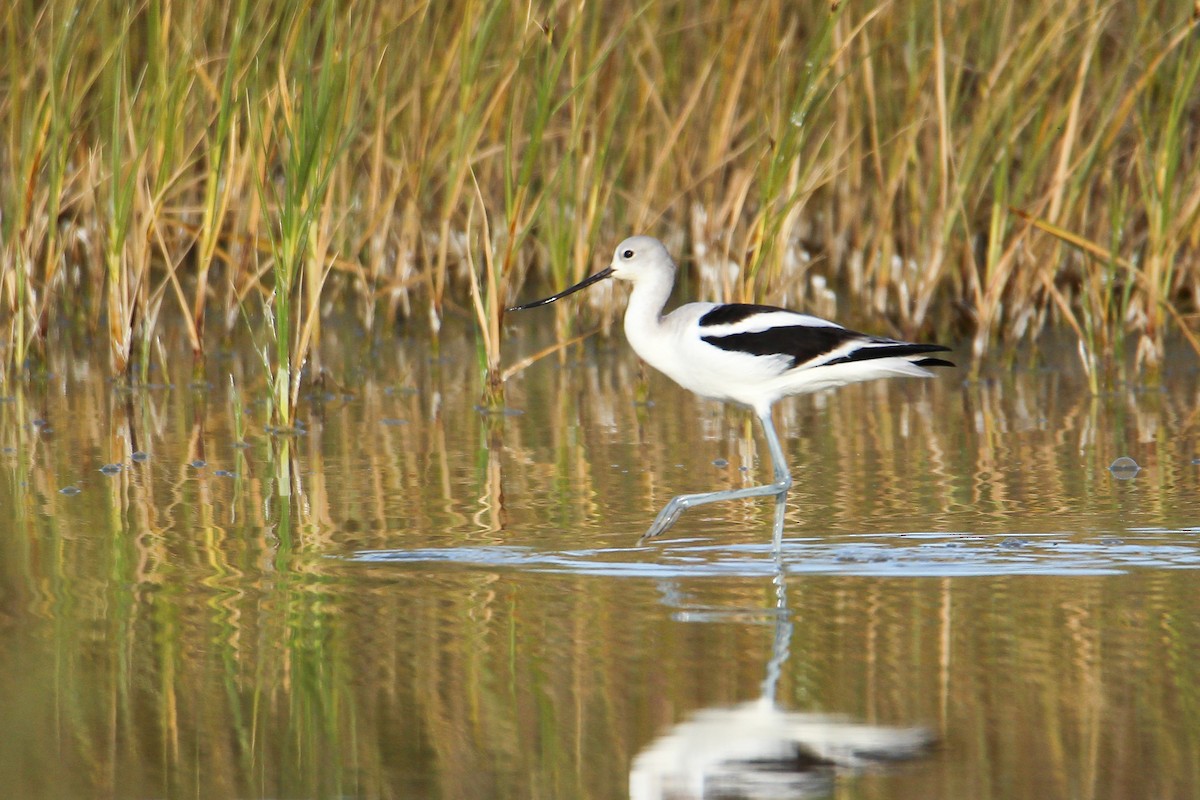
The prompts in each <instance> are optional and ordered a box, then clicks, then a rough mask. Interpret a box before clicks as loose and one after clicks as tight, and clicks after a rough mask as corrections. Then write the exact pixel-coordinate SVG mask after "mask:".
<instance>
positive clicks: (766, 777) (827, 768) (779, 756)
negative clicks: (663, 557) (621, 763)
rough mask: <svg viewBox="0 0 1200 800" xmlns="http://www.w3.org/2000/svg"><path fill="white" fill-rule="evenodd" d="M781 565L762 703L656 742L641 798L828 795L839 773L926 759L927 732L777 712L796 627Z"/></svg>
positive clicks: (633, 784) (638, 762) (713, 716)
mask: <svg viewBox="0 0 1200 800" xmlns="http://www.w3.org/2000/svg"><path fill="white" fill-rule="evenodd" d="M775 560H776V572H775V578H774V583H775V637H774V646H773V649H772V655H771V660H770V661H769V662H768V664H767V674H766V677H765V678H764V679H763V684H762V693H761V696H760V697H759V699H757V700H754V701H751V702H749V703H743V704H741V705H737V706H733V707H731V708H706V709H702V710H701V711H698V712H696V713H695V714H693V715H692V716H691V718H689V719H687V720H685V721H683V722H681V723H679V724H678V725H675V726H673V727H672V728H671V729H670V730H668V731H667V732H666V733H664V734H663V735H662V736H660V737H658V738H657V739H656V740H654V741H653V742H651V743H650V745H649V746H647V747H646V748H644V749H643V750H642V751H641V752H640V753H638V754H637V756H635V757H634V759H633V767H632V769H631V771H630V775H629V796H630V798H632V800H660V799H662V800H665V799H666V798H670V799H671V800H689V799H692V798H694V799H695V800H700V799H701V798H722V799H725V798H747V799H748V800H749V799H750V798H773V799H774V800H779V799H781V798H807V797H817V796H823V795H827V794H829V793H830V792H831V791H832V789H833V782H834V778H835V777H836V776H838V775H844V774H848V773H855V772H860V771H864V770H868V769H871V768H873V767H880V766H884V765H886V764H889V763H894V762H898V761H904V760H908V759H913V758H917V757H920V756H922V755H924V754H925V753H926V752H928V750H929V748H930V746H931V745H932V744H933V741H934V737H933V735H932V733H931V732H930V731H928V730H926V729H924V728H918V727H913V728H897V727H887V726H882V725H866V724H861V723H855V722H851V721H849V720H847V719H846V718H844V717H839V716H835V715H829V714H802V713H797V712H792V711H785V710H783V709H781V708H779V707H778V705H777V704H776V700H775V695H776V689H777V686H778V683H779V676H780V673H781V671H782V668H783V664H784V662H785V661H786V660H787V657H788V653H789V649H790V644H791V636H792V623H791V619H790V617H789V614H788V609H787V591H786V587H785V582H784V571H783V562H782V554H781V553H780V550H779V549H778V548H776V549H775Z"/></svg>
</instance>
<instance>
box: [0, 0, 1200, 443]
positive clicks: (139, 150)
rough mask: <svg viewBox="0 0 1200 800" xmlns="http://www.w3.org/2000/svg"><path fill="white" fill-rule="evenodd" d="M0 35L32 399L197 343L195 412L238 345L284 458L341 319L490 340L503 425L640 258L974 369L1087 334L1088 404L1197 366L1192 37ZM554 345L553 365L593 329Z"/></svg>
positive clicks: (521, 8) (65, 9)
mask: <svg viewBox="0 0 1200 800" xmlns="http://www.w3.org/2000/svg"><path fill="white" fill-rule="evenodd" d="M0 20H2V23H0V24H2V25H3V30H2V32H0V50H2V52H0V83H2V84H3V86H4V87H5V89H6V91H5V92H4V93H3V94H2V95H0V130H2V131H3V142H2V143H0V204H2V205H0V211H2V213H3V216H2V218H0V232H2V234H3V241H2V242H0V269H2V274H0V308H2V310H0V324H2V330H3V344H4V346H5V347H6V351H5V354H4V355H5V358H4V359H3V360H4V363H5V365H6V374H11V370H12V368H13V367H16V368H17V369H18V370H23V369H24V368H25V365H26V364H27V353H28V352H30V349H31V348H33V349H34V350H35V351H36V350H38V348H39V347H40V344H39V343H40V342H41V341H42V337H43V336H44V334H45V333H46V332H52V331H54V330H56V329H57V327H58V326H56V323H62V322H71V321H75V320H78V321H80V322H81V323H82V324H84V325H87V326H90V327H91V328H92V329H93V330H94V331H95V332H102V333H103V335H104V336H105V338H107V339H109V340H110V341H111V342H112V348H111V349H112V353H113V363H112V367H113V370H114V372H117V373H120V374H131V375H132V374H134V373H131V372H130V369H131V367H130V365H131V363H132V362H135V361H136V362H139V363H140V365H141V370H140V371H139V372H138V373H136V374H137V375H141V376H142V378H143V379H144V378H145V375H146V372H145V370H146V365H147V363H148V361H149V359H150V357H151V354H152V353H153V352H155V351H156V348H158V350H159V351H160V352H161V348H162V347H163V345H162V344H161V342H163V341H164V336H163V334H165V333H169V334H171V335H172V336H174V335H177V333H178V332H179V331H182V332H183V334H184V336H185V337H186V338H187V340H188V342H189V344H190V346H191V348H192V350H193V352H194V354H195V357H196V363H197V371H198V376H199V377H202V376H203V371H204V359H203V354H204V352H205V350H206V347H207V346H209V345H208V344H206V342H209V341H210V340H211V339H212V338H213V337H214V336H218V335H222V334H223V333H225V332H226V331H227V330H228V326H230V325H235V324H244V323H243V322H241V321H243V320H249V321H250V324H251V325H252V326H256V328H257V333H258V334H259V335H261V336H270V337H272V341H273V345H272V348H271V352H270V353H269V365H270V366H269V369H270V370H271V378H270V382H271V386H272V389H271V395H272V397H273V398H274V402H275V404H276V409H277V412H278V423H279V424H280V425H283V426H286V425H288V424H290V423H289V418H290V411H289V410H288V409H290V408H292V407H294V403H295V400H296V397H297V396H298V395H297V393H298V389H299V381H300V377H299V376H300V375H301V374H302V366H303V365H304V364H305V363H306V359H308V358H309V357H314V358H319V354H320V347H319V325H320V320H321V318H322V316H323V315H324V314H326V313H328V312H329V310H330V309H332V308H333V307H334V306H336V305H340V306H343V307H347V308H353V309H355V310H356V315H357V316H358V318H360V319H361V320H362V321H363V323H364V324H365V325H368V326H374V325H375V324H376V321H377V317H378V315H380V314H383V315H385V316H386V317H387V318H409V317H412V318H414V319H415V321H417V322H419V323H420V324H424V325H426V326H428V329H429V330H430V331H431V333H432V334H433V337H434V346H435V347H436V339H437V334H438V332H439V330H440V328H441V325H442V322H443V320H444V319H445V316H446V314H448V313H457V312H464V311H465V312H466V313H467V314H468V315H469V316H474V317H475V318H476V323H477V325H478V327H479V330H480V331H481V332H482V331H485V330H486V331H487V335H486V337H481V340H480V341H481V350H480V359H481V365H482V366H483V368H484V369H485V370H486V371H487V372H488V374H489V375H492V376H493V380H492V381H491V382H490V383H489V386H490V387H491V389H489V391H490V392H491V393H492V394H493V395H495V394H498V392H499V386H500V382H499V380H498V379H495V376H501V377H502V376H503V375H504V374H506V373H505V371H503V370H502V369H501V367H500V352H501V351H500V347H501V344H502V338H503V333H504V327H503V325H502V320H501V318H500V313H499V309H500V308H502V307H503V306H504V305H505V303H506V302H507V301H509V300H511V299H512V296H513V295H514V294H516V293H517V292H518V291H520V290H521V288H522V287H523V286H524V285H525V284H526V283H538V284H554V285H556V286H560V285H562V284H563V283H564V282H565V281H567V280H570V279H573V278H578V277H581V276H582V275H583V274H584V273H587V272H590V271H591V270H592V269H593V268H594V267H595V266H597V265H598V263H599V262H600V261H601V260H602V259H603V258H604V257H605V256H606V255H607V253H608V251H609V249H610V247H611V246H612V244H613V242H615V241H617V240H619V239H620V238H622V237H623V236H625V235H627V234H629V233H633V232H649V233H655V234H658V235H660V236H661V237H662V238H664V239H665V240H667V241H668V242H669V244H670V245H671V247H672V249H673V251H674V252H675V253H676V254H677V255H678V256H679V257H680V258H681V259H682V262H683V264H684V265H685V267H687V268H688V274H689V275H691V276H693V277H694V278H695V282H694V283H693V285H692V286H690V287H689V289H690V291H691V292H692V293H693V294H697V295H700V296H703V297H705V298H723V299H754V300H759V301H766V302H780V303H787V304H790V305H796V306H800V307H807V308H812V309H813V310H820V311H822V313H832V312H836V313H838V314H839V315H841V317H842V318H844V319H845V320H846V321H847V322H848V323H850V324H853V325H858V326H863V327H870V328H871V329H873V330H882V331H887V330H891V331H893V332H896V333H903V334H908V335H916V334H924V335H933V334H937V335H940V336H942V337H945V338H947V339H950V340H954V339H959V338H962V339H966V340H968V341H969V342H970V349H971V352H972V355H973V356H975V357H976V358H977V361H978V362H982V361H983V360H984V359H985V357H987V356H988V355H989V354H991V353H993V352H994V351H996V350H997V349H999V351H1000V352H1001V353H1005V354H1007V353H1011V352H1013V351H1014V347H1015V346H1016V345H1019V344H1022V343H1032V342H1036V341H1037V340H1038V338H1039V336H1040V335H1041V334H1042V333H1043V332H1045V331H1047V330H1052V329H1055V328H1060V327H1065V328H1067V329H1069V330H1071V331H1073V332H1074V333H1075V336H1076V338H1077V339H1078V342H1079V347H1080V351H1081V354H1082V357H1083V363H1084V365H1085V368H1086V369H1087V370H1088V371H1089V374H1091V375H1092V376H1093V386H1095V387H1096V388H1098V387H1099V386H1100V385H1101V383H1102V382H1103V380H1105V379H1106V377H1107V376H1109V375H1111V374H1112V372H1113V369H1114V368H1120V367H1122V366H1123V365H1124V364H1125V363H1126V359H1125V358H1124V356H1125V354H1126V353H1128V354H1129V356H1130V360H1131V361H1132V363H1133V364H1134V366H1136V367H1137V368H1138V369H1139V370H1140V371H1141V374H1143V375H1144V376H1145V377H1146V378H1147V379H1153V377H1154V376H1155V375H1156V374H1157V372H1158V370H1159V369H1161V367H1162V364H1163V358H1164V353H1165V349H1164V348H1165V347H1166V344H1167V342H1168V340H1169V339H1170V338H1171V336H1172V335H1173V334H1174V333H1175V332H1183V333H1184V334H1185V336H1186V337H1187V338H1189V339H1190V340H1195V335H1194V334H1193V333H1191V331H1192V330H1194V329H1195V327H1196V316H1197V311H1196V307H1197V303H1196V297H1197V294H1198V292H1200V264H1198V262H1197V255H1198V251H1200V234H1197V230H1198V229H1200V168H1198V164H1197V151H1198V140H1200V132H1198V131H1200V122H1198V117H1200V92H1197V91H1196V89H1197V84H1198V83H1200V73H1198V70H1200V67H1197V64H1200V58H1197V47H1196V44H1195V37H1196V33H1195V25H1196V19H1195V14H1194V12H1193V9H1191V8H1190V7H1188V4H1183V3H1178V2H1171V0H1142V1H1141V2H1138V3H1135V4H1130V3H1125V2H1117V0H1066V2H1065V3H1061V4H1058V5H1055V6H1046V5H1045V4H1038V3H1034V2H1032V0H1024V1H1023V2H1017V3H1011V4H990V3H983V2H979V1H978V0H927V1H926V2H920V3H909V4H896V3H868V4H838V6H837V7H836V8H835V9H834V10H831V9H830V6H829V4H828V3H825V2H819V1H818V0H810V1H809V2H804V3H800V4H793V3H767V4H761V5H756V6H753V7H750V6H747V5H745V4H738V3H734V2H732V0H723V2H717V3H707V4H698V3H694V2H686V1H685V0H677V1H676V2H662V3H651V4H646V3H637V2H632V1H631V2H617V3H609V4H604V5H601V4H582V5H581V4H578V3H570V2H565V1H563V0H545V1H544V2H531V3H528V4H523V5H516V6H513V5H507V4H500V3H485V2H481V1H480V0H451V1H450V2H446V3H436V4H431V3H421V2H415V0H402V1H401V2H397V3H387V4H365V5H363V4H356V5H354V6H353V7H351V8H350V9H349V10H343V9H341V8H340V7H338V6H335V5H334V4H332V3H330V2H319V3H316V4H315V5H313V6H311V7H306V8H304V9H302V10H295V9H294V7H293V6H291V5H289V4H286V3H280V2H271V1H270V0H268V1H267V2H263V3H256V4H250V3H248V2H245V0H221V1H218V0H198V2H197V3H194V4H190V5H189V6H187V7H186V8H183V7H179V6H176V5H173V4H171V3H168V2H151V3H147V4H144V5H141V6H132V7H130V6H127V4H119V3H116V2H113V0H92V2H85V3H83V4H82V5H80V4H76V3H67V2H65V0H49V2H43V3H35V2H33V0H19V1H18V2H14V3H11V4H9V6H8V7H7V8H6V10H5V11H4V12H3V13H2V15H0ZM485 218H486V220H487V221H488V223H489V227H490V232H489V233H488V234H487V235H488V237H489V238H488V241H487V242H484V241H483V240H482V239H481V235H482V234H481V231H482V230H483V229H482V228H481V227H480V225H481V223H482V221H483V220H484V219H485ZM488 249H490V251H491V256H494V258H489V257H485V253H486V252H487V251H488ZM489 265H490V266H489ZM488 269H491V270H494V271H493V272H487V270H488ZM476 270H482V271H480V272H476ZM477 281H478V284H477V283H476V282H477ZM474 286H477V288H479V289H480V290H482V291H481V293H480V294H479V295H478V297H479V298H481V299H482V300H483V301H484V302H482V303H481V304H480V305H475V304H474V302H473V301H472V299H471V296H472V294H471V293H472V287H474ZM285 298H286V299H287V301H288V302H286V303H285V302H284V299H285ZM585 302H590V303H591V304H592V306H593V307H594V308H595V311H594V314H592V313H590V314H589V316H593V315H594V316H595V317H596V318H597V319H598V320H599V321H600V322H601V323H602V324H607V323H608V322H610V321H611V320H612V319H613V317H614V315H615V314H616V312H617V311H618V307H619V301H618V300H617V299H615V297H614V295H613V294H611V293H604V292H596V293H593V294H592V295H591V297H590V300H589V301H585ZM285 306H286V307H285ZM575 308H578V307H577V306H576V307H575ZM255 309H262V310H264V311H266V312H268V313H266V314H261V315H260V314H259V313H257V312H256V311H255ZM556 314H557V316H556V320H557V325H558V326H559V330H560V334H561V335H562V338H564V339H565V338H568V336H567V335H568V334H572V333H575V332H577V331H578V330H582V329H585V328H587V327H590V325H576V324H575V322H574V318H575V312H573V311H572V310H571V309H562V310H558V311H557V312H556ZM212 315H215V316H217V317H218V318H220V319H222V320H224V325H223V326H221V327H219V328H218V329H217V330H215V331H214V329H213V328H212V326H211V325H207V324H206V323H205V320H206V319H207V318H208V317H209V316H212ZM263 319H265V320H266V321H267V322H269V323H270V324H269V325H266V326H265V327H260V326H261V325H262V323H261V322H260V320H263ZM102 320H103V324H101V323H102ZM160 357H161V356H160ZM508 373H509V374H511V370H509V371H508ZM135 377H136V375H135Z"/></svg>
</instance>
